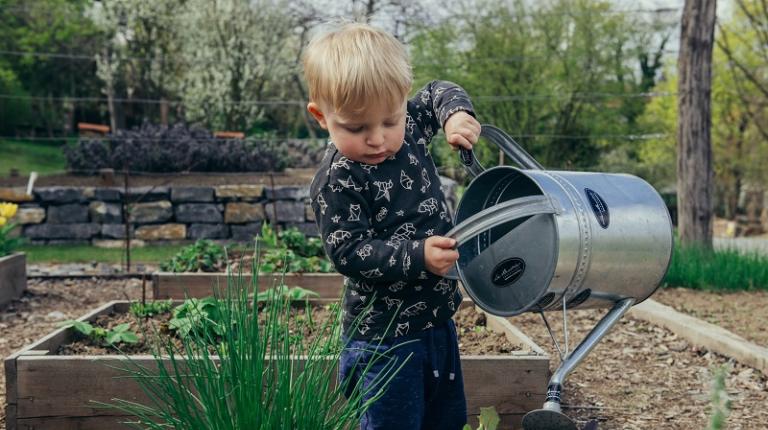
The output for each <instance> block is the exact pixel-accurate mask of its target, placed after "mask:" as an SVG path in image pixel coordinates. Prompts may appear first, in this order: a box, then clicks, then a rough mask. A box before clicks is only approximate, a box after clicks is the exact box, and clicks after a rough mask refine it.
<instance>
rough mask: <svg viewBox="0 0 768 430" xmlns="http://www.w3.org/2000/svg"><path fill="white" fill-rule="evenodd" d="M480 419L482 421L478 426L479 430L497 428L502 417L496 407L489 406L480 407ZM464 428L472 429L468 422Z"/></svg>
mask: <svg viewBox="0 0 768 430" xmlns="http://www.w3.org/2000/svg"><path fill="white" fill-rule="evenodd" d="M478 421H479V422H480V425H479V426H478V427H477V430H496V427H498V426H499V423H500V422H501V419H500V418H499V414H498V413H497V412H496V408H494V407H493V406H491V407H489V408H480V417H479V418H478ZM463 430H472V427H471V426H470V425H469V424H466V425H465V426H464V428H463Z"/></svg>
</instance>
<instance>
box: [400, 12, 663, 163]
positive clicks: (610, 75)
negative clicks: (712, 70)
mask: <svg viewBox="0 0 768 430" xmlns="http://www.w3.org/2000/svg"><path fill="white" fill-rule="evenodd" d="M610 9H613V7H612V5H611V3H609V2H607V1H601V0H588V1H580V2H570V1H566V0H556V1H551V2H525V1H523V0H517V1H513V2H512V3H511V4H510V3H499V2H493V1H476V2H472V3H470V4H467V5H466V7H465V8H464V9H462V10H460V11H457V12H456V13H455V14H454V15H453V16H452V19H451V20H449V21H446V22H444V23H442V24H441V25H438V26H434V27H430V28H429V29H425V30H424V31H422V32H420V33H419V34H418V35H416V36H415V37H414V40H413V41H412V45H413V47H414V49H413V50H412V52H413V55H414V64H415V67H414V74H415V76H416V81H417V82H416V84H417V85H416V87H417V88H418V87H419V85H421V84H423V83H425V82H427V81H429V80H431V79H435V78H438V79H448V80H452V81H454V82H457V83H459V84H461V85H462V86H463V87H464V88H465V89H466V90H467V91H468V93H469V94H470V95H471V96H472V98H473V103H474V105H475V110H476V112H477V114H478V116H479V118H480V120H481V122H488V123H492V124H494V125H496V126H499V127H500V128H502V129H504V130H506V131H507V132H508V133H509V134H511V135H512V136H513V137H514V136H520V137H519V138H518V139H517V140H518V142H519V143H520V144H521V145H522V146H523V147H524V148H526V149H527V150H528V151H529V152H530V153H531V154H532V155H533V156H534V157H535V158H536V159H537V160H538V161H539V162H541V163H542V164H543V165H545V166H547V167H551V168H568V169H583V168H594V167H595V166H597V165H598V164H599V163H600V162H601V159H600V157H601V154H608V153H610V152H611V151H613V150H617V149H619V148H622V147H625V152H626V154H627V157H630V160H631V159H632V157H635V154H634V149H635V148H634V145H632V142H629V140H628V139H622V138H611V137H610V136H616V135H618V136H621V135H626V134H636V133H647V132H652V131H653V130H652V129H651V130H649V129H641V128H640V127H639V126H638V124H637V123H636V119H637V117H638V115H639V113H640V112H642V110H643V109H644V105H645V103H646V102H647V100H646V99H645V98H642V97H637V96H636V93H639V92H643V91H647V90H649V89H650V88H651V87H652V86H653V83H654V80H655V77H656V76H655V75H656V71H657V69H658V68H659V67H660V63H659V62H658V61H655V59H656V55H659V56H661V53H662V52H663V49H664V44H665V43H666V40H667V38H668V35H669V33H670V32H671V26H665V25H662V23H659V22H655V21H653V20H651V21H650V22H649V21H643V20H641V19H638V18H635V17H633V16H632V15H631V14H621V13H605V12H606V11H608V10H610ZM649 58H653V59H654V60H649ZM659 61H660V60H659ZM638 69H641V70H642V73H637V71H638ZM477 152H478V154H477V155H478V158H479V159H480V161H481V163H482V164H484V165H486V166H491V165H496V164H498V148H495V147H492V146H490V144H488V143H487V142H483V143H481V144H479V145H477ZM447 155H448V156H449V161H450V163H453V162H454V160H453V159H454V158H455V157H456V156H455V154H452V153H450V154H447ZM444 161H445V160H444V159H442V158H441V159H440V162H441V164H442V163H443V162H444ZM443 165H447V166H451V164H443Z"/></svg>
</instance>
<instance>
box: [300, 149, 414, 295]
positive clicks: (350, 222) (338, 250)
mask: <svg viewBox="0 0 768 430" xmlns="http://www.w3.org/2000/svg"><path fill="white" fill-rule="evenodd" d="M344 160H345V159H344V158H343V157H342V158H341V160H340V161H342V162H343V161H344ZM347 163H348V164H352V163H353V162H351V161H347ZM342 164H343V163H342ZM334 165H336V166H340V164H339V163H334ZM356 170H362V169H361V168H360V166H358V165H350V166H349V169H344V168H343V167H338V168H334V167H331V168H330V169H329V172H328V175H327V177H326V178H325V180H323V181H321V182H320V183H319V184H317V187H316V189H315V190H312V195H311V197H312V202H311V206H312V210H313V211H314V213H315V219H316V221H317V225H318V229H319V231H320V236H321V238H322V240H323V246H324V247H325V252H326V254H327V255H328V257H329V258H330V260H331V262H333V264H334V266H335V267H336V270H337V271H338V272H339V273H341V274H342V275H345V276H348V277H351V278H356V279H369V280H370V281H372V282H395V281H410V280H415V279H418V278H419V277H420V276H424V275H423V272H424V271H425V270H426V266H425V264H424V240H423V239H422V240H416V239H414V236H415V234H416V229H415V228H414V227H413V226H412V225H411V227H412V228H409V227H408V226H409V224H405V225H403V226H401V227H400V228H398V229H397V231H394V232H388V237H386V238H378V237H376V236H375V230H374V229H373V226H372V222H373V216H374V215H373V214H372V213H371V208H370V207H369V205H368V203H367V201H366V198H365V197H366V195H365V194H364V193H369V192H372V191H371V190H377V191H373V192H376V193H377V194H378V193H382V192H383V193H386V192H387V191H386V190H388V189H391V187H392V186H393V184H392V183H391V182H392V181H391V180H390V181H389V182H390V183H389V184H387V183H383V184H380V183H371V184H369V183H367V182H366V178H365V176H364V175H362V174H359V173H360V172H356ZM356 173H357V174H356ZM373 198H376V196H374V197H373Z"/></svg>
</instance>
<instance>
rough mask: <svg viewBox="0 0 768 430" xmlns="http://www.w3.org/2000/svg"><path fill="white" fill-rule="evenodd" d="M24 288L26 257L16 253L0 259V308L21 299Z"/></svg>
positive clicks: (25, 281) (25, 283)
mask: <svg viewBox="0 0 768 430" xmlns="http://www.w3.org/2000/svg"><path fill="white" fill-rule="evenodd" d="M26 288H27V257H26V255H25V254H24V253H22V252H18V253H15V254H11V255H6V256H5V257H0V306H3V305H5V304H6V303H8V302H10V301H12V300H15V299H17V298H19V297H21V294H22V293H23V292H24V290H25V289H26Z"/></svg>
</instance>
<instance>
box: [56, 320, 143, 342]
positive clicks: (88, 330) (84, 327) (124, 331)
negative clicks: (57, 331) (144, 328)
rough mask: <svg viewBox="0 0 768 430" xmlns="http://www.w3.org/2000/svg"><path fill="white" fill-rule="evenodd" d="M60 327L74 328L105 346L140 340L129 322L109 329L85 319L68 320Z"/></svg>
mask: <svg viewBox="0 0 768 430" xmlns="http://www.w3.org/2000/svg"><path fill="white" fill-rule="evenodd" d="M59 327H62V328H72V329H74V330H75V331H76V332H78V333H80V334H82V335H84V336H85V337H87V338H89V339H90V340H91V341H92V342H94V343H97V344H100V345H104V346H116V345H119V344H121V343H136V342H138V341H139V338H138V337H137V336H136V333H134V332H132V331H130V330H129V328H130V327H131V325H130V324H129V323H124V324H118V325H116V326H115V327H113V328H112V329H111V330H107V329H105V328H103V327H94V326H93V325H91V324H90V323H88V322H85V321H77V320H67V321H63V322H61V324H59Z"/></svg>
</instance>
